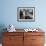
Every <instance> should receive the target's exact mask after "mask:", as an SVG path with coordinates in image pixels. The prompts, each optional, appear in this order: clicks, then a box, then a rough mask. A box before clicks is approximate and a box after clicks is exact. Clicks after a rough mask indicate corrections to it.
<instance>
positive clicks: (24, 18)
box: [17, 7, 35, 22]
mask: <svg viewBox="0 0 46 46" xmlns="http://www.w3.org/2000/svg"><path fill="white" fill-rule="evenodd" d="M17 21H18V22H34V21H35V7H18V8H17Z"/></svg>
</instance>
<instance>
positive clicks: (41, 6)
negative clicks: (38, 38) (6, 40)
mask: <svg viewBox="0 0 46 46" xmlns="http://www.w3.org/2000/svg"><path fill="white" fill-rule="evenodd" d="M45 4H46V0H20V1H19V0H0V25H2V27H6V26H8V25H9V24H13V25H14V26H15V27H16V28H21V29H23V28H29V27H30V28H36V27H42V28H46V21H45V20H46V5H45ZM23 6H25V7H35V22H17V7H23ZM0 27H1V26H0Z"/></svg>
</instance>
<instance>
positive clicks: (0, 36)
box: [0, 24, 6, 43]
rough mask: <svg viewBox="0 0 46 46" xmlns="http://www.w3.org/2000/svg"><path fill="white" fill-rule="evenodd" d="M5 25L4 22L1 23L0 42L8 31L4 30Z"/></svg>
mask: <svg viewBox="0 0 46 46" xmlns="http://www.w3.org/2000/svg"><path fill="white" fill-rule="evenodd" d="M4 28H6V27H5V25H4V24H0V43H2V36H3V34H2V33H3V32H6V29H5V30H4Z"/></svg>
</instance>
